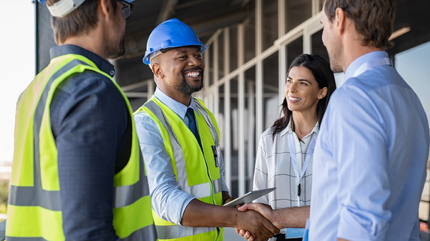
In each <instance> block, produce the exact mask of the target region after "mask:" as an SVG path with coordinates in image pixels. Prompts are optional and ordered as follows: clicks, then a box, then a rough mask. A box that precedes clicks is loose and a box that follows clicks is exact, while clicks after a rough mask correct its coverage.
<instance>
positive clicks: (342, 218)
mask: <svg viewBox="0 0 430 241" xmlns="http://www.w3.org/2000/svg"><path fill="white" fill-rule="evenodd" d="M394 17H395V1H392V0H360V1H355V0H325V2H324V7H323V11H322V15H321V23H322V25H323V26H324V30H323V35H322V40H323V43H324V45H325V46H326V48H327V51H328V54H329V57H330V65H331V68H332V70H333V71H334V72H345V79H346V82H345V84H344V85H343V86H341V87H340V88H339V89H337V90H336V91H335V92H334V94H333V95H332V97H331V99H330V103H329V105H328V108H327V111H326V114H325V116H324V120H323V121H322V124H321V128H320V133H319V136H318V141H317V144H316V147H315V152H314V160H313V161H314V163H313V165H314V166H313V168H314V172H313V179H312V181H313V184H312V185H313V189H312V203H311V210H310V230H309V234H310V237H309V240H311V241H328V240H330V241H335V240H354V241H361V240H363V241H364V240H366V241H367V240H378V241H380V240H390V241H391V240H416V241H418V240H419V219H418V205H419V202H420V198H421V193H422V190H423V187H424V182H425V178H426V162H427V158H428V154H429V125H428V121H427V117H426V114H425V113H424V110H423V107H422V105H421V103H420V101H419V99H418V97H417V96H416V94H415V93H414V91H413V90H412V89H411V88H410V87H409V85H408V84H407V83H406V82H405V81H404V80H403V79H402V77H401V76H400V75H399V74H398V73H397V71H396V70H395V69H394V68H393V67H392V66H391V64H390V60H389V59H388V54H387V53H386V52H385V51H384V50H386V49H388V48H389V47H390V46H391V43H390V41H389V37H390V35H391V33H392V30H393V22H394ZM246 209H253V210H256V211H258V212H260V213H262V214H263V216H265V217H266V218H268V219H269V220H270V221H272V223H273V224H274V225H275V226H276V227H278V228H285V227H287V228H289V227H303V226H304V223H305V220H306V216H305V214H306V212H304V211H303V210H297V209H296V210H294V209H287V208H285V209H279V210H271V209H270V208H269V207H267V206H264V205H261V204H246V205H244V206H242V207H241V208H239V210H242V211H244V210H246ZM241 235H242V236H244V237H245V238H249V237H250V235H249V234H247V233H244V232H243V231H241Z"/></svg>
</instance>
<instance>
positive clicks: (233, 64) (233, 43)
mask: <svg viewBox="0 0 430 241" xmlns="http://www.w3.org/2000/svg"><path fill="white" fill-rule="evenodd" d="M245 46H246V45H245ZM228 57H229V58H230V72H231V71H233V70H235V69H237V62H238V61H237V59H238V58H237V26H234V27H231V28H230V53H229V56H228Z"/></svg>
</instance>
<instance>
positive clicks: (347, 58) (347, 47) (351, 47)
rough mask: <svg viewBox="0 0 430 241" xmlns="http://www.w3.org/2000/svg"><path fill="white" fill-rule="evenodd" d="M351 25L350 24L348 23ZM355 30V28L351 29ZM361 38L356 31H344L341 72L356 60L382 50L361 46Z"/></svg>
mask: <svg viewBox="0 0 430 241" xmlns="http://www.w3.org/2000/svg"><path fill="white" fill-rule="evenodd" d="M349 24H352V23H349ZM353 29H354V30H355V26H354V27H353ZM361 39H362V36H361V35H360V34H359V33H357V32H356V31H346V32H345V36H344V41H343V44H342V45H343V60H344V61H343V66H342V68H343V72H345V71H346V69H347V68H348V67H349V65H350V64H351V63H352V62H354V60H356V59H358V58H359V57H360V56H363V55H365V54H368V53H370V52H374V51H380V50H382V49H380V48H375V47H371V46H363V45H362V43H363V42H362V40H361Z"/></svg>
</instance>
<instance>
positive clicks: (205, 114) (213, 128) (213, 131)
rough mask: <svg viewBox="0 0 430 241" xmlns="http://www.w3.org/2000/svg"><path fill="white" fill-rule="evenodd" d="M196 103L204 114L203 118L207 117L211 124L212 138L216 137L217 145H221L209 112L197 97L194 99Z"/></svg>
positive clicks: (208, 122) (206, 119)
mask: <svg viewBox="0 0 430 241" xmlns="http://www.w3.org/2000/svg"><path fill="white" fill-rule="evenodd" d="M194 100H195V101H194V102H195V103H196V105H197V109H199V111H200V113H201V114H202V115H203V118H205V121H206V123H207V124H208V126H209V130H210V131H211V133H212V138H213V139H214V142H215V145H217V146H218V145H219V140H218V132H217V131H216V129H215V126H214V124H213V123H212V119H211V118H210V116H209V114H208V113H207V112H206V110H205V108H203V106H202V105H201V104H200V102H199V101H198V100H197V99H194Z"/></svg>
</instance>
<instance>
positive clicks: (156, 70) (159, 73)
mask: <svg viewBox="0 0 430 241" xmlns="http://www.w3.org/2000/svg"><path fill="white" fill-rule="evenodd" d="M151 69H152V73H154V75H155V77H157V79H163V77H164V74H163V70H162V69H161V67H160V65H159V64H157V63H154V64H153V65H152V66H151Z"/></svg>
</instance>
